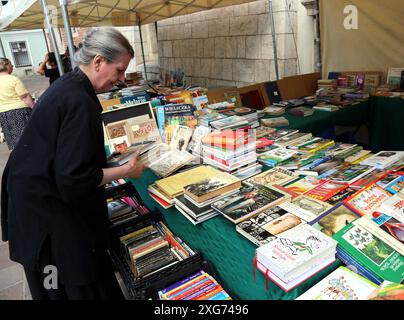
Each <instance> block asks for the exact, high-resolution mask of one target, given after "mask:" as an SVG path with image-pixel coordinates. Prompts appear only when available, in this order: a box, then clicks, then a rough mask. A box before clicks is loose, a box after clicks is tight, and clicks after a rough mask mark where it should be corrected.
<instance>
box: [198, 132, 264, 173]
mask: <svg viewBox="0 0 404 320" xmlns="http://www.w3.org/2000/svg"><path fill="white" fill-rule="evenodd" d="M250 131H252V132H247V131H244V130H223V131H221V132H213V133H211V134H208V135H206V136H205V137H203V138H202V150H203V162H204V163H206V164H209V165H211V166H214V167H216V168H219V169H221V170H223V171H225V172H228V173H231V174H234V175H239V174H240V172H239V171H238V170H241V169H242V168H244V169H246V168H249V169H248V170H250V169H251V170H250V173H254V172H256V171H257V170H256V169H257V154H256V152H255V150H256V142H255V134H254V130H250ZM251 167H254V168H255V169H252V168H251ZM241 174H243V173H241ZM243 176H245V172H244V175H243Z"/></svg>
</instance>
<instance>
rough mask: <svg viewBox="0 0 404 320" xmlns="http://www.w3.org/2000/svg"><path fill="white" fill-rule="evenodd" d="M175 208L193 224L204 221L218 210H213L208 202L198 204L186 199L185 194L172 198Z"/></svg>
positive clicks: (215, 214) (216, 213)
mask: <svg viewBox="0 0 404 320" xmlns="http://www.w3.org/2000/svg"><path fill="white" fill-rule="evenodd" d="M215 200H216V199H215ZM174 204H175V208H176V209H177V210H178V211H179V212H181V213H182V214H183V216H184V217H185V218H187V219H188V220H189V221H190V222H191V223H192V224H193V225H197V224H199V223H201V222H204V221H206V220H208V219H210V218H213V217H214V216H217V215H218V212H216V211H215V210H213V209H212V208H211V206H210V204H209V203H208V204H200V203H197V202H195V201H191V200H188V198H187V197H185V195H181V196H178V197H176V198H175V199H174Z"/></svg>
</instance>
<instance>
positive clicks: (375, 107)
mask: <svg viewBox="0 0 404 320" xmlns="http://www.w3.org/2000/svg"><path fill="white" fill-rule="evenodd" d="M369 113H370V137H369V141H370V147H371V149H372V151H373V152H376V151H380V150H404V134H403V119H404V99H401V98H389V97H372V98H371V105H370V110H369Z"/></svg>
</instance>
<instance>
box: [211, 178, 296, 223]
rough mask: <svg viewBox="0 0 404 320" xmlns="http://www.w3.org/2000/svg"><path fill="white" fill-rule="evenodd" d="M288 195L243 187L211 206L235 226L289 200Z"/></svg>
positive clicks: (274, 190)
mask: <svg viewBox="0 0 404 320" xmlns="http://www.w3.org/2000/svg"><path fill="white" fill-rule="evenodd" d="M289 197H290V196H289V195H288V194H286V193H283V192H281V191H279V190H277V189H274V188H270V187H264V186H243V187H242V188H241V189H240V190H239V192H237V193H235V194H233V195H231V196H228V197H225V198H223V199H221V200H219V201H217V202H215V203H213V204H212V208H213V209H215V210H216V211H218V212H220V213H221V214H222V215H223V216H224V217H225V218H227V219H229V220H230V221H232V222H233V223H235V224H237V223H239V222H241V221H243V220H245V219H247V218H249V217H251V216H252V215H254V214H256V213H259V212H261V211H263V210H265V209H268V208H269V207H272V206H275V205H277V204H278V203H280V202H282V201H285V200H287V199H289Z"/></svg>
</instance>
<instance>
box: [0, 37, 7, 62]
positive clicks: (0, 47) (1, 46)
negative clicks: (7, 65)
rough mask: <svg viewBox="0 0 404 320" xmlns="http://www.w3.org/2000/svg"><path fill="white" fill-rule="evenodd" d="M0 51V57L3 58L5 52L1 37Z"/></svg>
mask: <svg viewBox="0 0 404 320" xmlns="http://www.w3.org/2000/svg"><path fill="white" fill-rule="evenodd" d="M0 49H1V56H2V57H4V58H5V57H6V51H5V50H4V46H3V41H2V40H1V37H0Z"/></svg>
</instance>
